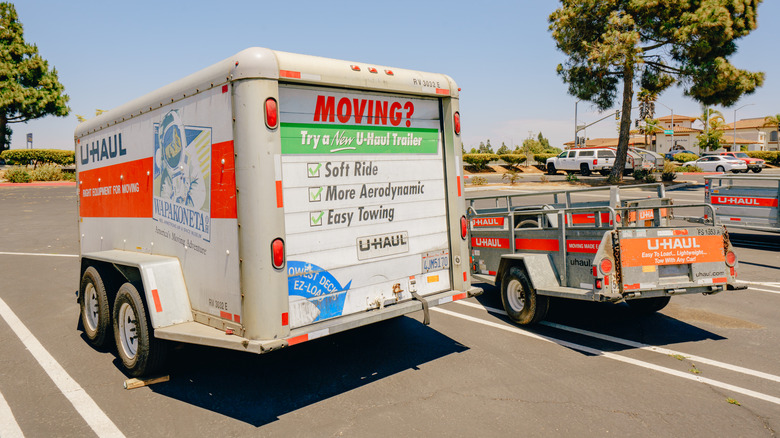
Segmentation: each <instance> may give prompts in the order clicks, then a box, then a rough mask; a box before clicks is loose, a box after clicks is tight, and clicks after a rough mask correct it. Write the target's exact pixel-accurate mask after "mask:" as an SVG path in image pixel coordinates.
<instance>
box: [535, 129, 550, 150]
mask: <svg viewBox="0 0 780 438" xmlns="http://www.w3.org/2000/svg"><path fill="white" fill-rule="evenodd" d="M536 139H537V140H539V144H541V145H542V148H543V149H549V148H550V140H548V139H546V138H545V137H544V135H542V133H541V132H539V135H538V136H537V137H536Z"/></svg>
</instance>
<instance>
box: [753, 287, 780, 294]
mask: <svg viewBox="0 0 780 438" xmlns="http://www.w3.org/2000/svg"><path fill="white" fill-rule="evenodd" d="M748 290H757V291H759V292H769V293H771V294H780V290H769V289H761V288H757V287H753V286H748Z"/></svg>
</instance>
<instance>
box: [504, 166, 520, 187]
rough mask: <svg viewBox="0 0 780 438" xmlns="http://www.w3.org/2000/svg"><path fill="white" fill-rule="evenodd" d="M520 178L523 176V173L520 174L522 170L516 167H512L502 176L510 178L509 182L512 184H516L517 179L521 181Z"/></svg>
mask: <svg viewBox="0 0 780 438" xmlns="http://www.w3.org/2000/svg"><path fill="white" fill-rule="evenodd" d="M520 178H522V175H520V172H518V171H516V170H514V169H510V170H509V172H507V173H505V174H504V175H503V176H502V177H501V179H506V180H509V184H511V185H515V183H516V182H517V181H519V180H520Z"/></svg>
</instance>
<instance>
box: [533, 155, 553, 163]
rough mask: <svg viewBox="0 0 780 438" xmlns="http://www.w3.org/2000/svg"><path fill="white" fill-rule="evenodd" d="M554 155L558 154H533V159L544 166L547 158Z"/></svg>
mask: <svg viewBox="0 0 780 438" xmlns="http://www.w3.org/2000/svg"><path fill="white" fill-rule="evenodd" d="M555 156H558V154H534V161H536V162H537V163H539V164H541V165H542V166H545V165H546V164H547V159H548V158H552V157H555Z"/></svg>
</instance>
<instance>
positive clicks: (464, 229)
mask: <svg viewBox="0 0 780 438" xmlns="http://www.w3.org/2000/svg"><path fill="white" fill-rule="evenodd" d="M468 232H469V222H468V221H467V220H466V216H461V217H460V238H461V239H463V240H466V235H467V234H468Z"/></svg>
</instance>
